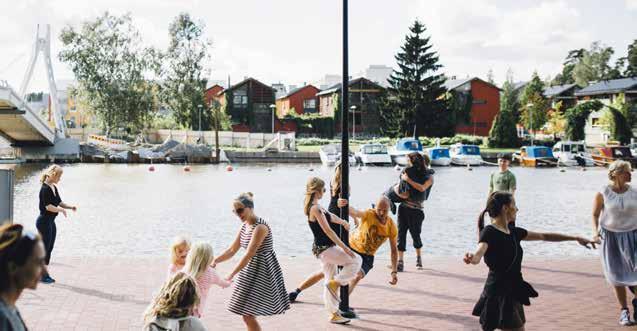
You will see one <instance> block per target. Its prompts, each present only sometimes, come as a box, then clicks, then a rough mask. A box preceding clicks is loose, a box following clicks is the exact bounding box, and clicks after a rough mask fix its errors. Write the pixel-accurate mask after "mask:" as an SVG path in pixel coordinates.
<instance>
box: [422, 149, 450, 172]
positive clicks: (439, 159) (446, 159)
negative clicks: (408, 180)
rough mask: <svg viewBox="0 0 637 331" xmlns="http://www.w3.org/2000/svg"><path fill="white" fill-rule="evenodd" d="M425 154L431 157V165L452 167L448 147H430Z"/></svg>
mask: <svg viewBox="0 0 637 331" xmlns="http://www.w3.org/2000/svg"><path fill="white" fill-rule="evenodd" d="M425 153H426V154H427V155H428V156H429V159H430V160H431V165H434V166H442V167H446V166H449V165H451V156H450V154H449V148H447V147H439V146H438V147H430V148H427V149H426V150H425Z"/></svg>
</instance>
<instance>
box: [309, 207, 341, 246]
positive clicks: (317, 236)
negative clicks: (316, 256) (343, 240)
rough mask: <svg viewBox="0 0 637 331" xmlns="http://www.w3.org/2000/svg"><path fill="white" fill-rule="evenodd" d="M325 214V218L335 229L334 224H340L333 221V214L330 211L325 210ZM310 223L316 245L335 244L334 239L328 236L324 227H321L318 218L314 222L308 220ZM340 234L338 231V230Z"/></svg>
mask: <svg viewBox="0 0 637 331" xmlns="http://www.w3.org/2000/svg"><path fill="white" fill-rule="evenodd" d="M323 214H324V215H325V218H326V219H327V223H329V225H330V228H332V230H334V225H336V226H338V224H336V223H332V222H331V220H332V215H330V213H328V212H325V211H323ZM307 222H308V224H309V225H310V230H312V234H313V235H314V245H316V246H334V242H333V241H332V239H330V237H328V236H327V235H326V234H325V231H323V228H321V225H320V224H319V222H318V220H316V221H314V222H312V221H310V220H308V221H307ZM336 233H337V235H338V232H336Z"/></svg>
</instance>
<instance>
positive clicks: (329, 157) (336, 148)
mask: <svg viewBox="0 0 637 331" xmlns="http://www.w3.org/2000/svg"><path fill="white" fill-rule="evenodd" d="M319 156H320V158H321V163H323V165H326V166H328V167H331V166H334V165H335V164H336V162H338V161H340V159H341V145H340V144H331V145H325V146H322V147H321V149H320V150H319ZM349 164H350V165H355V164H356V157H354V155H353V154H351V153H350V155H349Z"/></svg>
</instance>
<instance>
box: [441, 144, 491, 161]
mask: <svg viewBox="0 0 637 331" xmlns="http://www.w3.org/2000/svg"><path fill="white" fill-rule="evenodd" d="M449 154H450V156H451V164H453V165H460V166H466V165H471V166H478V165H481V164H482V163H483V162H484V160H483V159H482V156H481V155H480V147H478V146H476V145H465V144H461V143H457V144H455V145H452V146H451V147H450V148H449Z"/></svg>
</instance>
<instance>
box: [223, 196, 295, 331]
mask: <svg viewBox="0 0 637 331" xmlns="http://www.w3.org/2000/svg"><path fill="white" fill-rule="evenodd" d="M233 205H234V213H235V214H236V215H237V216H238V217H239V219H241V222H242V223H243V224H242V225H241V229H240V230H239V233H238V234H237V237H236V239H235V240H234V242H233V243H232V245H230V247H228V249H226V251H225V252H223V254H221V255H220V256H219V257H217V258H216V259H215V261H214V263H213V265H215V264H217V263H221V262H223V261H226V260H228V259H230V258H232V257H233V256H234V255H235V254H236V253H237V251H239V248H240V247H243V248H244V249H245V250H246V254H245V255H244V256H243V257H242V258H241V260H240V261H239V262H238V263H237V265H236V266H235V267H234V269H233V270H232V272H231V273H230V274H229V275H228V276H227V277H226V279H227V280H228V281H233V280H234V283H235V286H234V292H233V293H232V297H231V298H230V303H229V304H228V310H229V311H230V312H232V313H235V314H238V315H241V316H243V321H244V322H245V324H246V326H247V328H248V331H257V330H261V327H260V326H259V323H258V322H257V318H256V317H257V316H270V315H278V314H283V313H284V312H285V311H286V310H288V309H290V302H289V300H288V294H287V291H286V290H285V283H284V282H283V273H282V272H281V267H280V266H279V261H278V260H277V258H276V254H275V253H274V249H273V242H272V231H271V230H270V226H269V225H268V224H267V223H265V222H264V221H263V220H262V219H261V218H259V217H258V216H257V215H255V214H254V201H253V199H252V193H243V194H241V195H239V197H238V198H237V199H235V201H234V204H233Z"/></svg>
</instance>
